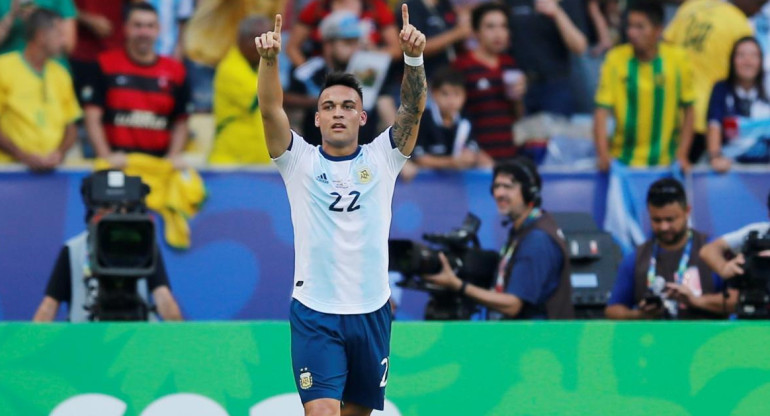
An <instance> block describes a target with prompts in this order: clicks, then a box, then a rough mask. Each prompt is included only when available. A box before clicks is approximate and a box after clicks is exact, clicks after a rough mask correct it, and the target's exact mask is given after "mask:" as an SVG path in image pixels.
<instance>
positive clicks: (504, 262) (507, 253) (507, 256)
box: [495, 208, 543, 293]
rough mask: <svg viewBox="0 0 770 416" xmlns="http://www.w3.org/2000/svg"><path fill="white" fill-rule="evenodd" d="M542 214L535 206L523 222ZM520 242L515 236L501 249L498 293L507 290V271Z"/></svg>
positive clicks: (496, 288)
mask: <svg viewBox="0 0 770 416" xmlns="http://www.w3.org/2000/svg"><path fill="white" fill-rule="evenodd" d="M541 215H543V212H542V211H541V210H540V209H539V208H535V209H533V210H532V212H530V213H529V215H528V216H527V219H526V220H524V223H523V224H526V223H528V222H530V221H533V220H536V219H538V218H540V216H541ZM523 224H522V225H523ZM518 244H519V241H518V239H516V238H514V239H513V241H511V243H510V244H508V245H507V246H506V247H503V249H502V250H500V263H498V265H497V279H496V280H495V292H497V293H502V292H503V291H504V290H505V271H506V269H507V268H508V263H509V262H510V261H511V257H513V252H514V251H516V246H517V245H518Z"/></svg>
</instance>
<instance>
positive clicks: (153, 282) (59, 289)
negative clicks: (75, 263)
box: [45, 246, 171, 303]
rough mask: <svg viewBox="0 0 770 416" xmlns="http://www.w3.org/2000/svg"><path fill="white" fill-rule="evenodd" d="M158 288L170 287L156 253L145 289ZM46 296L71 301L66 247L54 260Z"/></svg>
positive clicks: (161, 261)
mask: <svg viewBox="0 0 770 416" xmlns="http://www.w3.org/2000/svg"><path fill="white" fill-rule="evenodd" d="M160 286H167V287H169V288H170V287H171V284H170V283H169V281H168V275H167V274H166V265H165V264H164V262H163V256H162V255H161V254H160V252H158V264H157V267H156V268H155V273H154V274H152V275H150V276H147V288H148V289H149V292H150V293H152V291H153V290H155V289H156V288H158V287H160ZM45 294H46V296H50V297H52V298H54V299H56V300H57V301H59V302H67V303H70V302H71V301H72V270H71V269H70V251H69V248H68V247H67V246H64V247H62V249H61V251H60V252H59V257H58V258H57V259H56V264H55V265H54V268H53V271H52V272H51V277H50V278H49V279H48V286H47V287H46V289H45Z"/></svg>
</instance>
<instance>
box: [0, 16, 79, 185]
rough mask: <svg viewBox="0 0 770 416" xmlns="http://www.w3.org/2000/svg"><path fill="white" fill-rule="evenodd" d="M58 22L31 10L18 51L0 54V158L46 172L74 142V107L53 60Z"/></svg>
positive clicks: (76, 111)
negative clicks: (24, 39)
mask: <svg viewBox="0 0 770 416" xmlns="http://www.w3.org/2000/svg"><path fill="white" fill-rule="evenodd" d="M60 20H61V18H60V17H59V16H58V15H57V14H56V13H54V12H52V11H49V10H46V9H36V10H35V11H34V12H32V14H31V15H30V16H29V18H28V19H27V24H26V28H27V41H26V45H25V47H24V51H23V52H11V53H8V54H5V55H2V56H0V68H2V70H0V161H3V162H8V161H11V160H16V161H19V162H21V163H23V164H25V165H27V166H28V167H29V168H30V169H33V170H50V169H53V168H55V167H56V166H58V165H59V164H61V163H62V161H63V160H64V155H65V154H66V152H67V150H68V149H69V148H70V147H71V146H72V145H73V144H74V142H75V135H76V129H75V125H74V123H75V121H76V120H77V119H79V118H80V117H81V110H80V106H78V102H77V99H76V98H75V91H74V89H73V88H72V79H71V78H70V76H69V74H68V73H67V70H66V69H64V67H62V66H61V65H59V63H57V62H55V61H54V60H53V57H55V56H57V55H59V53H60V52H61V48H62V43H63V38H62V36H61V32H60V30H59V29H60V27H59V25H58V23H59V22H60Z"/></svg>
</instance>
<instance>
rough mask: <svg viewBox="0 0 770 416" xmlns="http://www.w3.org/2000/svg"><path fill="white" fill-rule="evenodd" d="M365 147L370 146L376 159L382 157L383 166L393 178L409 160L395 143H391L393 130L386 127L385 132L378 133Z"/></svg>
mask: <svg viewBox="0 0 770 416" xmlns="http://www.w3.org/2000/svg"><path fill="white" fill-rule="evenodd" d="M365 146H371V147H372V150H373V151H374V152H376V153H377V155H378V158H379V157H384V158H385V164H386V165H387V167H388V172H389V173H390V174H391V176H392V177H393V178H396V177H397V176H398V174H399V172H401V168H403V167H404V164H405V163H406V161H407V160H408V159H409V156H405V155H404V154H402V153H401V150H399V149H398V147H397V146H396V143H395V142H394V141H393V128H392V127H388V129H387V130H385V131H384V132H382V133H380V135H379V136H377V137H376V138H375V139H374V140H373V141H372V142H371V143H370V144H368V145H365Z"/></svg>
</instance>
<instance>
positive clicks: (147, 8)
mask: <svg viewBox="0 0 770 416" xmlns="http://www.w3.org/2000/svg"><path fill="white" fill-rule="evenodd" d="M135 11H143V12H150V13H155V15H156V16H157V15H158V9H156V8H155V6H153V5H152V4H150V3H147V2H146V1H140V2H138V3H131V4H130V5H128V7H126V14H125V15H124V16H125V21H128V19H129V18H130V17H131V13H133V12H135Z"/></svg>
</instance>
